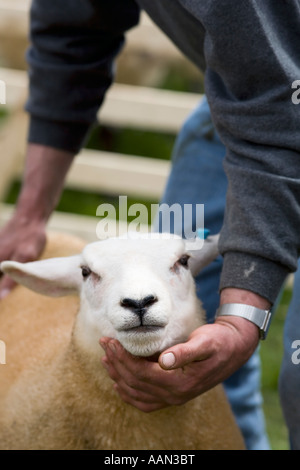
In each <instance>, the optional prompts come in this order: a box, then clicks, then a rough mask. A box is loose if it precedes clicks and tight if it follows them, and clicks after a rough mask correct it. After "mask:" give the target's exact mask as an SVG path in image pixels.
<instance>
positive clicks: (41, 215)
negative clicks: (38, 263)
mask: <svg viewBox="0 0 300 470" xmlns="http://www.w3.org/2000/svg"><path fill="white" fill-rule="evenodd" d="M73 158H74V155H73V154H71V153H68V152H65V151H61V150H57V149H55V148H51V147H46V146H43V145H36V144H29V145H28V151H27V157H26V165H25V172H24V179H23V184H22V188H21V192H20V196H19V199H18V202H17V205H16V210H15V213H14V214H13V216H12V218H11V220H10V221H9V222H8V223H7V225H6V226H5V227H4V228H3V229H2V230H1V232H0V262H1V261H4V260H7V259H10V260H14V261H20V262H28V261H33V260H35V259H37V258H38V257H39V256H40V254H41V253H42V251H43V249H44V246H45V243H46V224H47V222H48V219H49V217H50V216H51V214H52V212H53V211H54V209H55V207H56V205H57V203H58V201H59V198H60V196H61V192H62V189H63V185H64V181H65V177H66V174H67V172H68V170H69V168H70V166H71V164H72V161H73ZM0 278H1V282H0V300H1V299H2V298H4V297H5V296H6V295H7V294H8V293H9V292H10V290H11V289H12V288H13V287H14V285H15V284H14V282H13V281H12V280H11V279H10V278H9V277H7V276H4V277H1V273H0Z"/></svg>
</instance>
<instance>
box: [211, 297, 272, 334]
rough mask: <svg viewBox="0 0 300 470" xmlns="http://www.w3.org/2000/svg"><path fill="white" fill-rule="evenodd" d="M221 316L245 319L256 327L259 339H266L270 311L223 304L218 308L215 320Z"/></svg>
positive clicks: (249, 306) (241, 305) (243, 305)
mask: <svg viewBox="0 0 300 470" xmlns="http://www.w3.org/2000/svg"><path fill="white" fill-rule="evenodd" d="M223 315H224V316H228V315H232V316H235V317H242V318H246V320H249V321H251V322H252V323H254V324H255V325H257V326H258V328H259V337H260V339H265V338H266V336H267V332H268V329H269V326H270V320H271V310H262V309H260V308H256V307H252V305H245V304H224V305H221V306H220V307H219V308H218V310H217V313H216V318H217V317H222V316H223Z"/></svg>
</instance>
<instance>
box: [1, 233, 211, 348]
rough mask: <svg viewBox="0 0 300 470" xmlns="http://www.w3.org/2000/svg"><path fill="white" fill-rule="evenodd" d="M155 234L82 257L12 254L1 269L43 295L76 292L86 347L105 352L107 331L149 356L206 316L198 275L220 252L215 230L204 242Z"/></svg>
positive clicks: (93, 247) (114, 242) (96, 246)
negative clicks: (23, 259) (27, 259)
mask: <svg viewBox="0 0 300 470" xmlns="http://www.w3.org/2000/svg"><path fill="white" fill-rule="evenodd" d="M153 238H154V237H153V236H150V237H148V236H145V235H140V236H134V237H133V238H132V237H130V236H129V237H128V236H125V237H120V238H114V239H108V240H105V241H100V242H95V243H91V244H89V245H87V246H86V247H85V249H84V250H83V252H82V254H80V255H77V256H71V257H67V258H53V259H49V260H43V261H36V262H32V263H26V264H22V263H17V262H13V261H6V262H3V263H2V264H1V270H2V271H3V272H5V273H6V274H8V275H10V276H11V277H12V278H14V279H15V280H16V281H17V282H19V283H21V284H23V285H25V286H26V287H28V288H30V289H32V290H34V291H36V292H39V293H41V294H44V295H50V296H64V295H68V294H72V293H74V292H78V293H79V295H80V299H81V302H80V310H79V313H78V316H77V319H76V324H75V328H74V332H75V338H76V340H77V342H78V345H80V346H81V348H83V349H84V350H85V351H86V352H87V353H89V354H99V339H100V338H101V337H103V336H109V337H113V338H116V339H118V340H119V341H120V343H121V344H122V345H123V346H124V348H125V349H127V350H128V351H129V352H130V353H132V354H134V355H139V356H151V355H153V354H155V353H157V352H160V351H163V350H164V349H165V348H167V347H169V346H171V345H173V344H175V343H178V342H182V341H185V340H186V339H187V338H188V336H189V334H190V333H191V332H192V331H193V330H194V329H195V328H197V327H198V326H199V325H200V324H201V323H203V318H201V315H200V308H199V301H198V299H197V297H196V294H195V284H194V281H193V275H192V274H194V275H195V274H196V273H197V272H199V271H200V270H201V269H202V268H203V267H204V266H205V265H207V264H209V263H210V262H211V261H212V260H213V259H214V258H215V257H216V256H217V254H218V250H217V240H218V237H217V236H215V237H210V239H208V240H206V241H205V244H204V246H203V242H201V243H199V247H198V248H199V249H197V244H196V245H195V243H192V245H191V244H190V243H189V242H187V241H184V240H182V239H181V238H179V237H175V236H174V237H171V236H170V235H168V236H164V235H159V236H158V237H156V239H153ZM189 256H190V259H188V258H189Z"/></svg>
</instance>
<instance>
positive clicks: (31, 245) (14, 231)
mask: <svg viewBox="0 0 300 470" xmlns="http://www.w3.org/2000/svg"><path fill="white" fill-rule="evenodd" d="M45 244H46V227H45V224H44V223H43V222H37V221H33V222H32V221H30V220H26V219H25V218H22V217H18V216H14V217H13V218H12V219H11V220H10V221H9V222H8V224H7V225H6V226H5V227H4V228H3V229H2V230H1V231H0V263H1V262H2V261H5V260H8V259H9V260H13V261H19V262H21V263H26V262H29V261H34V260H36V259H37V258H38V257H39V256H40V254H41V253H42V251H43V249H44V247H45ZM0 279H1V280H0V300H1V299H3V298H4V297H6V295H7V294H9V292H10V291H11V290H12V289H13V288H14V286H15V283H14V281H13V280H12V279H11V278H9V277H8V276H3V277H1V278H0Z"/></svg>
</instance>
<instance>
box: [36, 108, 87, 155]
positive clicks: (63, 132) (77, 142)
mask: <svg viewBox="0 0 300 470" xmlns="http://www.w3.org/2000/svg"><path fill="white" fill-rule="evenodd" d="M89 130H90V124H86V123H74V122H71V123H69V122H68V123H66V122H56V121H47V120H44V119H40V118H36V117H33V116H31V119H30V124H29V132H28V142H29V143H34V144H40V145H45V146H47V147H53V148H57V149H60V150H65V151H67V152H71V153H74V154H77V153H78V152H79V151H80V150H81V148H82V147H83V146H84V142H85V139H86V138H87V135H88V131H89Z"/></svg>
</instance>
